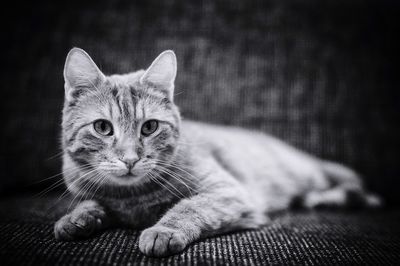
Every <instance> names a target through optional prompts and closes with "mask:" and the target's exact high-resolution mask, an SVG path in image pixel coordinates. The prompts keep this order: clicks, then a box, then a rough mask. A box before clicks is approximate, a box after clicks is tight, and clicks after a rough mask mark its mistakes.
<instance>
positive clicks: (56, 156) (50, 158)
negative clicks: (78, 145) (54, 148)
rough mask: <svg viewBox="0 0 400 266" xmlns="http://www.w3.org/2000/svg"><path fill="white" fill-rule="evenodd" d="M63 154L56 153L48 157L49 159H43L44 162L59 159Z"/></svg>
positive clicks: (62, 152) (61, 152)
mask: <svg viewBox="0 0 400 266" xmlns="http://www.w3.org/2000/svg"><path fill="white" fill-rule="evenodd" d="M63 154H64V151H60V152H57V153H56V154H54V155H52V156H50V157H49V158H47V159H45V160H46V161H49V160H52V159H55V158H58V157H61V156H62V155H63Z"/></svg>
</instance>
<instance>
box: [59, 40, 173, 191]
mask: <svg viewBox="0 0 400 266" xmlns="http://www.w3.org/2000/svg"><path fill="white" fill-rule="evenodd" d="M176 69H177V66H176V57H175V54H174V52H172V51H165V52H163V53H161V54H160V55H159V56H158V57H157V58H156V59H155V60H154V61H153V63H152V64H151V65H150V67H149V68H148V69H147V70H146V71H143V70H140V71H137V72H134V73H130V74H125V75H112V76H105V75H104V74H103V73H102V72H101V71H100V69H99V68H98V67H97V66H96V64H95V63H94V62H93V60H92V59H91V58H90V56H89V55H88V54H87V53H86V52H85V51H83V50H81V49H78V48H74V49H72V50H71V51H70V52H69V54H68V56H67V59H66V62H65V67H64V79H65V103H64V110H63V124H62V126H63V148H64V152H65V154H64V178H65V180H66V181H67V183H71V182H73V181H75V180H73V177H74V174H73V171H75V173H76V167H78V168H79V169H80V177H79V179H80V181H89V182H90V181H92V182H100V180H102V182H103V183H107V184H114V185H119V186H121V185H122V186H126V185H135V184H138V183H143V182H146V181H147V180H148V179H150V178H151V175H152V174H153V175H154V174H155V173H152V171H153V170H154V168H155V167H156V165H157V164H159V165H162V164H163V163H167V162H168V161H169V160H171V158H172V156H174V152H175V150H176V146H177V141H178V138H179V125H180V116H179V111H178V108H177V107H176V106H175V104H174V102H173V90H174V80H175V76H176ZM71 166H72V168H73V169H72V168H71V169H69V167H71ZM74 169H75V170H74ZM69 171H71V172H69ZM74 178H76V177H74ZM80 181H79V180H78V181H76V184H79V183H84V182H80ZM78 186H79V185H78Z"/></svg>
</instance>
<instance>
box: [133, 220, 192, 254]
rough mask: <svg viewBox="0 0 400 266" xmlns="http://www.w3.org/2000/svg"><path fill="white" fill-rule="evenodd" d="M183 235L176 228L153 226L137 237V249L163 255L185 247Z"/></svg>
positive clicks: (185, 242) (146, 252)
mask: <svg viewBox="0 0 400 266" xmlns="http://www.w3.org/2000/svg"><path fill="white" fill-rule="evenodd" d="M186 246H187V241H186V238H185V235H184V234H183V233H182V232H179V231H178V230H176V229H172V228H168V227H164V226H153V227H150V228H148V229H146V230H144V231H143V232H142V234H141V235H140V238H139V249H140V251H141V252H143V253H144V254H145V255H148V256H155V257H163V256H168V255H172V254H175V253H178V252H180V251H182V250H183V249H185V247H186Z"/></svg>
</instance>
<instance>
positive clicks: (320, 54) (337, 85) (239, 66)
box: [0, 0, 400, 203]
mask: <svg viewBox="0 0 400 266" xmlns="http://www.w3.org/2000/svg"><path fill="white" fill-rule="evenodd" d="M18 3H19V2H18ZM7 13H12V14H13V16H9V17H7V25H12V27H11V26H10V27H5V30H6V31H9V32H6V33H3V35H5V37H4V39H5V40H7V41H6V42H3V44H7V45H8V46H9V47H7V49H4V50H5V51H7V52H6V53H4V54H5V55H4V56H5V59H4V60H3V61H4V64H3V65H4V69H2V70H3V71H1V73H0V74H2V87H3V88H4V92H3V94H2V105H1V107H0V108H1V110H2V114H3V117H4V118H5V120H6V121H5V123H3V126H2V130H1V131H0V140H1V141H2V145H1V147H2V149H1V152H0V171H1V173H2V174H3V176H2V182H0V193H6V192H8V191H9V189H10V188H14V189H17V188H21V187H23V186H24V185H26V184H27V183H31V182H34V181H37V180H39V179H43V178H45V177H48V176H51V175H53V174H54V173H57V172H59V171H60V163H59V160H48V158H49V157H52V156H53V155H54V154H57V153H58V152H59V146H60V145H59V129H60V126H59V125H60V118H61V107H62V104H63V96H64V89H63V77H62V68H63V65H64V60H65V56H66V54H67V52H68V50H69V49H70V48H72V47H73V46H78V47H81V48H83V49H85V50H87V51H88V52H89V53H90V54H91V55H92V56H93V58H94V60H95V61H96V62H98V65H99V66H100V67H101V68H102V70H104V71H105V73H113V72H126V71H132V70H135V69H138V68H144V67H147V66H148V65H149V64H150V62H151V61H152V60H153V59H154V57H155V56H157V54H158V53H160V52H161V51H162V50H164V49H174V50H175V52H176V54H177V57H178V69H179V70H178V75H177V79H176V94H177V95H176V101H177V103H178V104H179V106H180V107H181V110H182V113H183V115H184V117H186V118H192V119H196V120H202V121H208V122H209V121H211V122H214V123H222V124H234V125H238V126H242V127H246V128H257V129H260V130H263V131H265V132H270V133H272V134H274V135H277V136H279V137H281V138H283V139H285V140H286V141H288V142H290V143H292V144H294V145H296V146H297V147H299V148H302V149H305V150H307V151H309V152H312V153H313V154H316V155H318V156H322V157H324V158H329V159H335V160H339V161H342V162H345V163H347V164H350V165H351V166H353V167H355V168H356V169H357V170H359V171H360V172H361V173H363V174H365V176H366V179H367V181H368V184H369V185H370V186H371V187H372V188H374V189H375V190H376V191H377V192H381V194H383V193H385V194H386V196H387V199H393V200H397V202H398V203H400V198H399V197H398V195H399V193H397V187H398V185H399V179H398V178H397V177H398V175H399V167H398V160H397V159H396V158H397V154H398V148H397V147H398V146H399V145H398V144H399V138H398V136H399V134H400V127H399V125H400V123H399V122H398V121H399V115H398V103H399V93H398V91H399V90H398V89H397V86H394V84H397V83H398V82H397V80H398V71H397V66H398V60H397V58H398V55H399V49H398V47H399V42H398V41H397V40H396V38H394V36H397V34H398V25H400V24H399V23H398V21H399V16H398V13H399V5H398V4H395V2H394V1H390V0H389V1H348V0H340V1H339V0H334V1H323V2H321V1H318V0H312V1H236V0H224V1H212V0H205V1H197V0H190V1H159V0H148V1H121V0H108V1H96V4H95V5H94V4H93V3H91V2H86V1H61V2H60V1H58V2H57V3H55V2H54V1H49V0H45V1H34V2H32V1H31V2H29V3H26V4H24V5H21V4H18V5H17V8H16V9H15V10H14V11H10V12H7ZM27 173H29V174H27ZM396 184H397V185H396Z"/></svg>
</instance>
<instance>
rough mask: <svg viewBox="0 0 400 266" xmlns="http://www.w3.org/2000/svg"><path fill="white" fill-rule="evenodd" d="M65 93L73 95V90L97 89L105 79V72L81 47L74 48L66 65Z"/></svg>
mask: <svg viewBox="0 0 400 266" xmlns="http://www.w3.org/2000/svg"><path fill="white" fill-rule="evenodd" d="M64 80H65V95H66V97H67V99H69V98H70V97H73V96H72V95H73V93H71V92H72V91H73V90H82V89H93V88H94V89H96V88H97V87H98V86H99V85H100V84H101V83H102V82H104V80H105V76H104V74H103V73H102V72H101V71H100V69H99V68H98V67H97V66H96V64H95V63H94V62H93V60H92V58H90V56H89V55H88V54H87V53H86V52H85V51H84V50H82V49H80V48H72V49H71V51H69V53H68V55H67V59H66V60H65V66H64Z"/></svg>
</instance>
